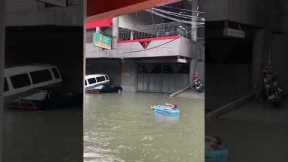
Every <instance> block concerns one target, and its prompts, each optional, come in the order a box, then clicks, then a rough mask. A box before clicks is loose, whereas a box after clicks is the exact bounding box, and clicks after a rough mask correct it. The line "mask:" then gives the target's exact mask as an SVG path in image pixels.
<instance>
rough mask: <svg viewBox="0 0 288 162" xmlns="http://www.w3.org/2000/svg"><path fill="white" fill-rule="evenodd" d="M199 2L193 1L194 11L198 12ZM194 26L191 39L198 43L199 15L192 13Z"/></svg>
mask: <svg viewBox="0 0 288 162" xmlns="http://www.w3.org/2000/svg"><path fill="white" fill-rule="evenodd" d="M198 1H199V0H192V3H191V4H192V11H197V10H198V5H199V2H198ZM192 16H193V18H192V24H191V38H192V40H193V41H194V42H197V18H196V16H198V13H195V12H192Z"/></svg>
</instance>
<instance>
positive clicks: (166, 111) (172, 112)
mask: <svg viewBox="0 0 288 162" xmlns="http://www.w3.org/2000/svg"><path fill="white" fill-rule="evenodd" d="M151 108H152V109H153V110H154V112H157V113H160V114H163V115H169V116H178V115H180V110H179V109H178V108H176V109H172V108H171V107H169V106H166V105H156V106H152V107H151Z"/></svg>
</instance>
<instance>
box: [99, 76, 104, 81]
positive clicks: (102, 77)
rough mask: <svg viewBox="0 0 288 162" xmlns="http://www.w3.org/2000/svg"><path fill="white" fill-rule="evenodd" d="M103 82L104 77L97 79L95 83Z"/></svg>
mask: <svg viewBox="0 0 288 162" xmlns="http://www.w3.org/2000/svg"><path fill="white" fill-rule="evenodd" d="M103 81H105V77H104V76H100V77H97V82H103Z"/></svg>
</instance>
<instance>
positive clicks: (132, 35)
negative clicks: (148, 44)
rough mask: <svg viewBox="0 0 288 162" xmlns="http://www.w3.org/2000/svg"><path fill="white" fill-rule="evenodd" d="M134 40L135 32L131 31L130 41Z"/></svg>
mask: <svg viewBox="0 0 288 162" xmlns="http://www.w3.org/2000/svg"><path fill="white" fill-rule="evenodd" d="M133 39H134V32H133V31H131V32H130V40H133Z"/></svg>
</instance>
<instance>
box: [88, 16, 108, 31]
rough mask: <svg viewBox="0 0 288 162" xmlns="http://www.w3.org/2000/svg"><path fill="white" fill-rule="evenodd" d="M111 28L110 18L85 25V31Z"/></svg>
mask: <svg viewBox="0 0 288 162" xmlns="http://www.w3.org/2000/svg"><path fill="white" fill-rule="evenodd" d="M111 26H112V18H107V19H100V20H94V21H90V22H88V23H86V24H85V27H86V29H95V28H96V27H111Z"/></svg>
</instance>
